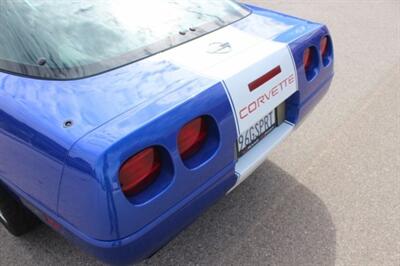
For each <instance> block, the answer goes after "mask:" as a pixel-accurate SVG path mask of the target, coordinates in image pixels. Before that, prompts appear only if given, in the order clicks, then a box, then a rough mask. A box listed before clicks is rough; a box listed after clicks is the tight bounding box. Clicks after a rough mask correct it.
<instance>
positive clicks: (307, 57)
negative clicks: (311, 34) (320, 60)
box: [303, 48, 313, 72]
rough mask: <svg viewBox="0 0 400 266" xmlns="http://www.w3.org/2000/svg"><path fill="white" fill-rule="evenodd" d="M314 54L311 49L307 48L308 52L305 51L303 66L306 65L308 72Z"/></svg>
mask: <svg viewBox="0 0 400 266" xmlns="http://www.w3.org/2000/svg"><path fill="white" fill-rule="evenodd" d="M312 60H313V58H312V52H311V48H307V49H306V50H304V54H303V64H304V69H305V71H306V72H307V71H308V70H309V69H310V67H311V64H312Z"/></svg>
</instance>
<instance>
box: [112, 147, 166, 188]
mask: <svg viewBox="0 0 400 266" xmlns="http://www.w3.org/2000/svg"><path fill="white" fill-rule="evenodd" d="M160 170H161V155H160V152H159V150H158V149H157V148H155V147H151V148H147V149H144V150H142V151H141V152H139V153H137V154H136V155H134V156H133V157H131V158H130V159H129V160H127V161H126V162H125V163H124V164H123V165H122V167H121V169H120V171H119V182H120V185H121V189H122V191H123V192H124V194H125V195H126V196H133V195H135V194H137V193H139V192H141V191H143V190H144V189H145V188H146V187H148V186H149V185H150V184H151V183H152V182H153V181H154V179H155V178H156V177H157V176H158V175H159V173H160Z"/></svg>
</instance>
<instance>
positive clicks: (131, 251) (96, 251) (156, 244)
mask: <svg viewBox="0 0 400 266" xmlns="http://www.w3.org/2000/svg"><path fill="white" fill-rule="evenodd" d="M331 80H332V77H330V78H329V79H327V80H326V81H324V82H322V83H320V84H319V86H317V88H316V90H315V92H314V93H313V94H312V95H310V97H308V98H307V100H306V101H304V102H303V103H302V104H301V105H299V106H298V107H299V108H298V110H297V111H298V114H299V115H298V117H299V118H301V119H299V120H298V122H301V121H302V120H303V119H304V118H305V117H306V115H307V114H308V113H309V112H310V111H311V110H312V109H313V107H314V106H315V105H316V104H317V103H318V102H319V101H320V100H321V98H322V97H323V96H324V95H325V94H326V92H327V91H328V88H329V85H330V83H331ZM294 128H295V127H294V125H293V124H291V123H289V122H285V123H283V124H282V125H281V126H279V127H278V128H276V129H275V130H274V131H273V132H272V133H271V134H270V135H269V137H268V138H265V139H264V140H263V141H262V142H260V143H259V144H258V145H257V146H256V147H255V148H253V149H252V150H251V151H250V152H249V153H248V154H246V155H245V156H244V157H242V158H241V160H239V161H238V162H237V163H236V164H235V163H234V162H232V163H231V164H230V165H228V166H227V167H225V168H224V169H223V170H222V171H220V172H219V173H218V174H217V175H215V176H213V177H210V178H209V180H208V181H207V182H206V183H204V184H203V185H202V186H200V187H199V188H198V189H197V190H195V191H194V192H193V193H192V194H190V195H189V196H188V197H186V198H185V199H183V200H182V201H180V202H179V203H178V204H177V205H175V206H174V207H172V208H170V209H169V210H168V211H167V212H165V213H163V214H161V215H160V216H159V217H158V218H157V219H156V220H154V221H152V222H151V223H149V224H147V225H146V226H145V227H143V228H142V229H140V230H139V231H138V232H136V233H135V234H133V235H130V236H128V237H126V238H123V239H119V240H114V241H99V240H96V239H93V238H90V237H88V236H86V235H85V234H83V233H82V232H80V231H78V230H77V229H76V228H74V227H72V226H71V225H69V224H68V223H65V221H63V220H59V218H55V220H56V222H58V223H59V224H60V225H62V227H61V228H62V229H61V232H60V233H61V234H63V235H64V236H65V237H66V238H68V239H70V240H71V241H72V242H74V243H76V244H77V245H78V246H80V247H81V248H82V249H83V250H85V251H86V252H88V253H90V254H92V255H94V256H95V257H97V258H99V259H100V260H102V261H104V262H107V263H110V264H126V263H131V262H138V261H141V260H143V259H145V258H147V257H149V256H151V255H152V254H153V253H155V252H156V251H157V250H159V249H160V248H161V247H163V246H164V245H165V244H167V243H168V241H170V240H171V239H172V238H173V237H174V236H175V235H177V234H178V233H179V232H181V231H182V230H183V229H184V228H185V227H186V226H188V225H190V224H191V223H192V222H193V221H194V220H195V219H196V218H197V217H198V216H199V215H200V214H201V213H203V212H204V211H205V210H206V209H207V208H208V207H210V206H211V205H213V203H215V202H216V201H217V200H218V199H219V198H221V197H222V196H224V195H225V194H226V193H228V192H230V191H231V190H233V188H235V187H236V186H237V185H239V184H240V183H241V182H242V181H243V180H244V179H245V178H247V177H248V176H249V175H250V174H251V173H252V172H253V171H254V170H255V169H256V168H257V167H258V166H259V165H260V164H262V162H264V161H265V159H266V157H267V155H268V154H269V152H270V151H271V150H272V149H273V148H274V147H275V146H276V145H277V144H279V143H280V142H281V141H282V140H283V139H285V138H286V137H287V136H288V135H289V134H290V133H291V132H292V130H293V129H294Z"/></svg>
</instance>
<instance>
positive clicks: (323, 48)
mask: <svg viewBox="0 0 400 266" xmlns="http://www.w3.org/2000/svg"><path fill="white" fill-rule="evenodd" d="M328 46H329V40H328V36H325V37H323V38H322V39H321V43H320V50H321V55H322V57H325V56H327V55H328Z"/></svg>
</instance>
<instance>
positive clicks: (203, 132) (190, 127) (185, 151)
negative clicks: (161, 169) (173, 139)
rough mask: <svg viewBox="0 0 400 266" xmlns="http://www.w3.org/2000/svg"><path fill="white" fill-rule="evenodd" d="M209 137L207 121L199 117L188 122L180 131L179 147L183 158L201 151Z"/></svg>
mask: <svg viewBox="0 0 400 266" xmlns="http://www.w3.org/2000/svg"><path fill="white" fill-rule="evenodd" d="M206 138H207V121H206V119H205V118H204V117H199V118H196V119H194V120H193V121H191V122H189V123H187V124H186V125H185V126H184V127H183V128H182V129H181V131H180V132H179V137H178V149H179V153H180V154H181V157H182V159H187V158H188V157H190V156H192V155H193V154H195V153H196V152H197V151H199V150H200V149H201V147H202V145H203V144H204V142H205V140H206Z"/></svg>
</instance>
